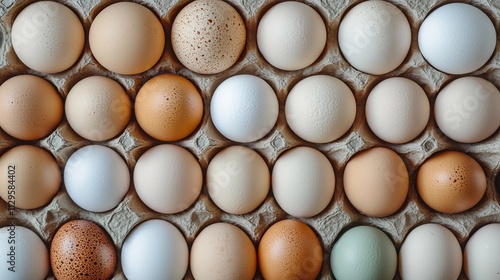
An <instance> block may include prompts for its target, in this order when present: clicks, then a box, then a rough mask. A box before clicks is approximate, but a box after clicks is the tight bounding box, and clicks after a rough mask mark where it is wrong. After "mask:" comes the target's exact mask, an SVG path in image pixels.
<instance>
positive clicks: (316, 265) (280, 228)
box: [257, 220, 323, 280]
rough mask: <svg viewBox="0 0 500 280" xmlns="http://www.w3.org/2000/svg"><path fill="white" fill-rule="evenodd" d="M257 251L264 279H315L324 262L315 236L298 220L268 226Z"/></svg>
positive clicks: (283, 221)
mask: <svg viewBox="0 0 500 280" xmlns="http://www.w3.org/2000/svg"><path fill="white" fill-rule="evenodd" d="M257 253H258V262H259V269H260V272H261V273H262V276H263V277H264V278H265V279H266V280H278V279H283V280H286V279H316V277H317V276H318V274H319V272H320V270H321V265H322V263H323V250H322V248H321V244H320V241H319V239H318V237H317V236H316V234H315V233H314V231H313V230H312V229H311V228H310V227H309V226H308V225H306V224H305V223H303V222H300V221H297V220H282V221H279V222H277V223H275V224H273V225H272V226H271V227H269V228H268V229H267V231H266V232H265V233H264V235H263V236H262V239H261V240H260V242H259V248H258V251H257Z"/></svg>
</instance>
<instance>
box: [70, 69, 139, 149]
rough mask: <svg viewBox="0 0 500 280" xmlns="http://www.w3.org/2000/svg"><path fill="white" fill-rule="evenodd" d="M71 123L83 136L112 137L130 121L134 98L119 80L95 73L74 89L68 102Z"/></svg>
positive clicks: (87, 137)
mask: <svg viewBox="0 0 500 280" xmlns="http://www.w3.org/2000/svg"><path fill="white" fill-rule="evenodd" d="M64 108H65V112H66V118H67V119H68V123H69V125H70V126H71V128H73V130H74V131H75V132H76V133H78V134H79V135H80V136H82V137H83V138H86V139H88V140H91V141H105V140H109V139H111V138H113V137H115V136H117V135H118V134H120V133H121V132H123V130H124V129H125V127H126V126H127V125H128V123H129V121H130V115H131V114H132V107H131V104H130V99H129V98H128V96H127V93H126V92H125V90H124V89H123V88H122V87H121V86H120V84H119V83H117V82H115V81H114V80H112V79H110V78H107V77H100V76H92V77H87V78H85V79H83V80H81V81H79V82H78V83H77V84H76V85H74V86H73V88H71V90H70V91H69V93H68V96H67V97H66V101H65V107H64Z"/></svg>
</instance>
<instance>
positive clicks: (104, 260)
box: [50, 220, 116, 280]
mask: <svg viewBox="0 0 500 280" xmlns="http://www.w3.org/2000/svg"><path fill="white" fill-rule="evenodd" d="M50 264H51V266H52V271H53V272H54V275H55V277H56V278H57V279H58V280H65V279H68V280H79V279H88V280H100V279H111V277H112V276H113V274H114V271H115V267H116V249H115V247H114V245H113V243H112V241H111V239H110V238H109V236H108V234H107V233H106V232H105V231H104V230H103V229H102V228H100V227H99V226H98V225H96V224H94V223H93V222H90V221H86V220H75V221H71V222H67V223H66V224H64V225H63V226H62V227H61V228H60V229H59V230H58V231H57V232H56V235H55V236H54V239H53V240H52V244H51V245H50Z"/></svg>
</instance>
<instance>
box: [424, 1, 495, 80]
mask: <svg viewBox="0 0 500 280" xmlns="http://www.w3.org/2000/svg"><path fill="white" fill-rule="evenodd" d="M497 42H498V37H497V34H496V31H495V26H494V25H493V23H492V22H491V20H490V19H489V18H488V16H487V15H486V14H485V13H484V12H483V11H481V10H480V9H478V8H476V7H475V6H473V5H470V4H466V3H448V4H446V5H443V6H441V7H439V8H437V9H435V10H434V11H432V12H431V13H430V14H429V15H428V16H427V17H426V18H425V19H424V21H423V22H422V24H421V25H420V29H419V30H418V47H419V50H420V52H421V53H422V55H423V56H424V58H425V59H426V60H427V62H429V64H431V65H432V66H434V67H435V68H436V69H437V70H439V71H442V72H445V73H449V74H455V75H460V74H465V73H469V72H472V71H475V70H477V69H479V68H481V67H482V66H483V65H484V64H485V63H486V62H487V61H488V60H489V59H490V57H491V55H492V54H493V52H494V51H495V46H496V44H497Z"/></svg>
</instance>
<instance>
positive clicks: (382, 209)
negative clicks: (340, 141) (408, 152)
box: [344, 147, 410, 217]
mask: <svg viewBox="0 0 500 280" xmlns="http://www.w3.org/2000/svg"><path fill="white" fill-rule="evenodd" d="M409 184H410V181H409V176H408V170H407V169H406V165H405V163H404V161H403V159H401V157H400V156H399V155H398V154H397V153H396V152H394V151H392V150H390V149H388V148H385V147H374V148H370V149H367V150H364V151H361V152H359V153H357V154H355V155H354V156H353V157H352V158H351V159H350V160H349V162H347V165H346V167H345V169H344V192H345V194H346V196H347V198H348V199H349V202H350V203H352V205H353V206H354V207H355V208H356V209H357V210H358V211H360V212H361V213H362V214H364V215H367V216H371V217H386V216H389V215H392V214H394V213H396V212H397V211H398V210H399V209H400V208H401V206H402V205H403V203H404V202H405V200H406V197H407V195H408V190H409Z"/></svg>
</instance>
